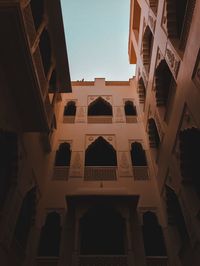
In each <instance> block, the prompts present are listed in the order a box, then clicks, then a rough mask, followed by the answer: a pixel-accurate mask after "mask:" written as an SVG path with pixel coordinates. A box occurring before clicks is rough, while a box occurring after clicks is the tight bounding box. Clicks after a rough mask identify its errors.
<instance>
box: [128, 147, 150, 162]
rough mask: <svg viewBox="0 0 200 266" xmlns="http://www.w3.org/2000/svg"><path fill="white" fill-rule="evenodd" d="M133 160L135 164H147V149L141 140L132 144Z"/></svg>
mask: <svg viewBox="0 0 200 266" xmlns="http://www.w3.org/2000/svg"><path fill="white" fill-rule="evenodd" d="M131 161H132V165H134V166H147V159H146V154H145V150H144V149H143V147H142V144H141V143H139V142H133V143H132V144H131Z"/></svg>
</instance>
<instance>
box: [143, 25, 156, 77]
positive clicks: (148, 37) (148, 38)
mask: <svg viewBox="0 0 200 266" xmlns="http://www.w3.org/2000/svg"><path fill="white" fill-rule="evenodd" d="M153 40H154V38H153V34H152V32H151V30H150V28H149V26H147V27H146V29H145V31H144V35H143V39H142V60H143V65H144V67H145V70H146V71H147V73H148V72H149V69H150V64H151V53H152V49H153Z"/></svg>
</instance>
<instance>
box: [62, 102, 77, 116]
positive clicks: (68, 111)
mask: <svg viewBox="0 0 200 266" xmlns="http://www.w3.org/2000/svg"><path fill="white" fill-rule="evenodd" d="M75 115H76V102H75V101H69V102H68V103H67V104H66V106H65V108H64V116H75Z"/></svg>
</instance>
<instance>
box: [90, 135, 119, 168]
mask: <svg viewBox="0 0 200 266" xmlns="http://www.w3.org/2000/svg"><path fill="white" fill-rule="evenodd" d="M85 165H86V166H116V165H117V155H116V151H115V149H114V148H113V146H112V145H111V144H110V143H109V142H107V141H106V140H105V139H104V138H103V137H101V136H100V137H98V138H97V139H96V140H95V141H94V142H93V143H92V144H90V145H89V146H88V148H87V150H86V152H85Z"/></svg>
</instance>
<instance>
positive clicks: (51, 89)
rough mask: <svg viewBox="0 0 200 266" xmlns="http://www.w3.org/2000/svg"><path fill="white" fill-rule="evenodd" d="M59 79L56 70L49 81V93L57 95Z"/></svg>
mask: <svg viewBox="0 0 200 266" xmlns="http://www.w3.org/2000/svg"><path fill="white" fill-rule="evenodd" d="M56 82H57V78H56V70H55V69H54V70H53V72H52V74H51V78H50V80H49V92H50V93H55V92H56V91H57V83H56Z"/></svg>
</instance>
